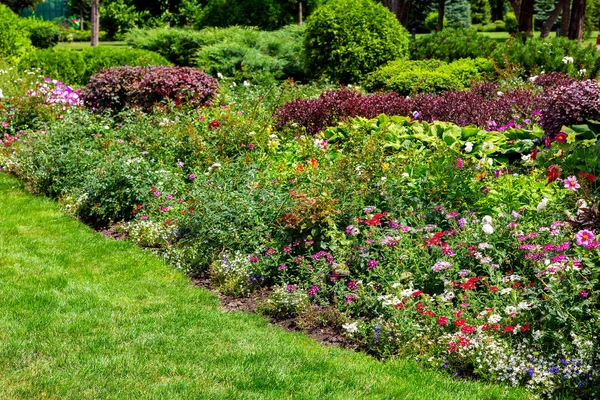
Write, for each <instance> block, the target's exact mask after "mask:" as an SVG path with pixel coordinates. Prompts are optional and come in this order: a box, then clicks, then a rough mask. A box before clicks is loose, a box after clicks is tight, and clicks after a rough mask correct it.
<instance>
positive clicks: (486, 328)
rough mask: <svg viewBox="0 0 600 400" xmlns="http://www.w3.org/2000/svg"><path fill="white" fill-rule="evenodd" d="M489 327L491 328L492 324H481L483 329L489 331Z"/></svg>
mask: <svg viewBox="0 0 600 400" xmlns="http://www.w3.org/2000/svg"><path fill="white" fill-rule="evenodd" d="M488 329H490V326H489V325H488V324H483V325H481V330H482V331H487V330H488Z"/></svg>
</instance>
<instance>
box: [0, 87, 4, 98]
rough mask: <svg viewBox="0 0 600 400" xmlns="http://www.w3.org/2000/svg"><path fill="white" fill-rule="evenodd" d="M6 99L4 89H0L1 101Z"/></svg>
mask: <svg viewBox="0 0 600 400" xmlns="http://www.w3.org/2000/svg"><path fill="white" fill-rule="evenodd" d="M3 98H4V93H2V89H0V99H3Z"/></svg>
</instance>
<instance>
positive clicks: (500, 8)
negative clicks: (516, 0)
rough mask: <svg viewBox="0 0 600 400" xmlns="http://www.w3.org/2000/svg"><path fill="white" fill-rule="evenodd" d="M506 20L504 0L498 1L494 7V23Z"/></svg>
mask: <svg viewBox="0 0 600 400" xmlns="http://www.w3.org/2000/svg"><path fill="white" fill-rule="evenodd" d="M503 19H504V0H496V1H495V3H494V6H493V7H492V22H493V21H501V20H503Z"/></svg>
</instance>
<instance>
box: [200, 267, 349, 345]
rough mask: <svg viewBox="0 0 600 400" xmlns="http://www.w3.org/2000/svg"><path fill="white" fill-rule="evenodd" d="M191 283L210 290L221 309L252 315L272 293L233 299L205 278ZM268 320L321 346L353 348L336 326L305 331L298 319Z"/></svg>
mask: <svg viewBox="0 0 600 400" xmlns="http://www.w3.org/2000/svg"><path fill="white" fill-rule="evenodd" d="M192 281H193V282H194V284H195V285H196V286H198V287H201V288H204V289H207V290H210V291H211V292H212V293H214V294H215V295H217V297H219V300H220V301H221V308H222V309H223V310H226V311H245V312H251V313H254V312H256V307H257V305H258V303H259V302H261V301H264V300H266V299H267V298H268V297H269V295H270V294H271V292H272V290H271V289H269V288H262V289H260V290H258V291H256V292H254V293H252V295H251V296H249V297H233V296H226V295H224V294H222V293H219V292H217V291H215V290H213V289H212V287H211V285H210V279H208V278H206V277H194V278H192ZM270 320H271V323H273V324H275V325H278V326H280V327H282V328H283V329H285V330H287V331H293V332H304V333H306V334H307V335H309V336H310V337H311V338H313V339H314V340H316V341H317V342H319V343H321V344H324V345H328V346H340V347H342V346H343V347H350V348H354V346H351V345H350V344H349V343H348V342H347V341H346V339H345V338H344V336H342V334H341V332H340V330H339V329H338V328H337V327H336V326H333V325H328V326H317V327H313V328H310V329H306V328H302V327H300V326H299V321H298V317H294V318H288V319H274V318H271V319H270Z"/></svg>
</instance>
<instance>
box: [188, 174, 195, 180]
mask: <svg viewBox="0 0 600 400" xmlns="http://www.w3.org/2000/svg"><path fill="white" fill-rule="evenodd" d="M188 179H196V174H189V175H188Z"/></svg>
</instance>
